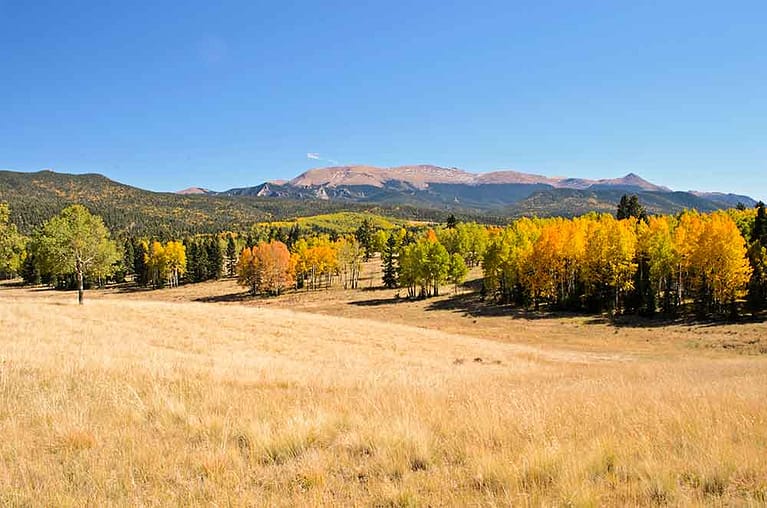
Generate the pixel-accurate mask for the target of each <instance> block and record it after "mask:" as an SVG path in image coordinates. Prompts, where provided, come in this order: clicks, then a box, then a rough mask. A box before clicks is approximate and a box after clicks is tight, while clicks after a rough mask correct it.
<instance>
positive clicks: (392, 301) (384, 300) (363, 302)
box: [348, 297, 414, 307]
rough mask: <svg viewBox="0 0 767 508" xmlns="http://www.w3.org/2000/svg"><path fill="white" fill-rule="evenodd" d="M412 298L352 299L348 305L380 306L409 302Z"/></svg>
mask: <svg viewBox="0 0 767 508" xmlns="http://www.w3.org/2000/svg"><path fill="white" fill-rule="evenodd" d="M411 301H414V300H410V299H408V298H396V297H393V298H372V299H370V300H354V301H352V302H348V303H349V305H354V306H355V307H380V306H382V305H395V304H398V303H405V302H411Z"/></svg>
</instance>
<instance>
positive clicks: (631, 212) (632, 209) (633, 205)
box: [616, 194, 647, 220]
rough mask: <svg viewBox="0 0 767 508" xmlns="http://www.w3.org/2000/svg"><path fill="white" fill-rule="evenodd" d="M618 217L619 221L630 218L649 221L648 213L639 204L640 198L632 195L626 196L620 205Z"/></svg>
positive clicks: (622, 198)
mask: <svg viewBox="0 0 767 508" xmlns="http://www.w3.org/2000/svg"><path fill="white" fill-rule="evenodd" d="M616 217H617V218H618V220H622V219H630V218H634V219H641V220H647V211H646V210H645V208H644V207H643V206H642V205H641V204H640V203H639V196H637V195H636V194H632V195H631V196H629V195H628V194H624V195H623V196H622V197H621V201H620V203H619V204H618V212H617V214H616Z"/></svg>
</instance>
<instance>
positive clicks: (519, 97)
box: [0, 0, 767, 198]
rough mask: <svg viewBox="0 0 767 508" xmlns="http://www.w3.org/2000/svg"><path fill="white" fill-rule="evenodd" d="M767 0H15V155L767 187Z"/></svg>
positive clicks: (139, 163)
mask: <svg viewBox="0 0 767 508" xmlns="http://www.w3.org/2000/svg"><path fill="white" fill-rule="evenodd" d="M765 26H767V2H764V0H761V1H751V2H740V1H730V2H706V1H694V2H693V1H668V2H656V1H652V2H650V1H632V2H616V1H607V0H605V1H593V2H572V1H535V2H534V1H530V2H512V1H499V2H494V1H488V2H477V1H474V2H450V1H445V0H442V1H421V2H394V1H389V2H358V1H355V2H352V1H350V2H334V1H323V2H291V1H281V2H261V1H243V2H225V1H222V2H211V1H210V0H207V1H196V0H190V1H185V2H165V1H155V2H125V1H124V0H123V1H111V0H101V1H94V0H91V1H77V0H71V1H67V2H62V1H59V0H56V1H47V0H37V1H34V2H20V1H11V0H0V168H6V169H14V170H20V171H33V170H38V169H41V168H53V169H55V170H57V171H64V172H73V173H83V172H99V173H103V174H105V175H107V176H109V177H110V178H113V179H116V180H119V181H122V182H125V183H128V184H131V185H136V186H139V187H143V188H149V189H154V190H176V189H180V188H184V187H188V186H192V185H199V186H204V187H209V188H213V189H217V190H223V189H226V188H230V187H234V186H244V185H255V184H258V183H260V182H262V181H264V180H267V179H275V178H290V177H293V176H295V175H297V174H299V173H300V172H302V171H304V170H306V169H308V168H310V167H315V166H320V165H328V164H329V163H326V161H322V160H319V161H318V160H311V159H308V158H307V153H309V152H312V153H318V154H320V156H321V157H322V158H324V159H326V160H335V161H338V162H340V163H343V164H350V163H364V164H371V165H379V166H394V165H401V164H412V163H432V164H437V165H444V166H455V167H460V168H464V169H467V170H471V171H477V172H480V171H489V170H494V169H516V170H519V171H526V172H535V173H541V174H546V175H567V176H578V177H589V178H603V177H614V176H620V175H623V174H625V173H628V172H635V173H638V174H640V175H641V176H643V177H645V178H647V179H649V180H651V181H654V182H656V183H659V184H663V185H668V186H670V187H672V188H674V189H679V190H687V189H700V190H721V191H727V192H739V193H746V194H750V195H752V196H754V197H757V198H767V180H766V179H765V178H764V176H765V175H767V34H766V33H765Z"/></svg>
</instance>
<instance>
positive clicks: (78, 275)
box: [77, 266, 84, 305]
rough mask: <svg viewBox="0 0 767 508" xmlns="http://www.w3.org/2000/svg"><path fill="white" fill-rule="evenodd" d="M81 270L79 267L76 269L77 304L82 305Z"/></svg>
mask: <svg viewBox="0 0 767 508" xmlns="http://www.w3.org/2000/svg"><path fill="white" fill-rule="evenodd" d="M83 293H84V290H83V269H82V268H81V267H79V266H78V267H77V303H78V304H80V305H82V304H83Z"/></svg>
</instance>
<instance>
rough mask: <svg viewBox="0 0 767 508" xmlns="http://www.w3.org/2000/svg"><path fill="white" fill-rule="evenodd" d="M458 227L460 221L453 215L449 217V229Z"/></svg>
mask: <svg viewBox="0 0 767 508" xmlns="http://www.w3.org/2000/svg"><path fill="white" fill-rule="evenodd" d="M457 225H458V220H457V219H456V218H455V215H453V214H452V213H451V214H450V215H448V217H447V229H454V228H455V227H456V226H457Z"/></svg>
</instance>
